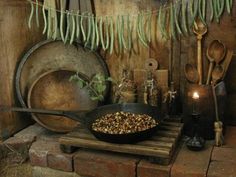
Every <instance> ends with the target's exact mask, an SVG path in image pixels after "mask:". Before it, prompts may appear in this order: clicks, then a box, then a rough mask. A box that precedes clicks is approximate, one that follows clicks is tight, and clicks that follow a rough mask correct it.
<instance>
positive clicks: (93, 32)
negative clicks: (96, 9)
mask: <svg viewBox="0 0 236 177" xmlns="http://www.w3.org/2000/svg"><path fill="white" fill-rule="evenodd" d="M95 18H96V17H94V16H93V15H92V17H91V34H92V36H91V50H93V49H94V43H95V38H96V36H95V35H96V31H95Z"/></svg>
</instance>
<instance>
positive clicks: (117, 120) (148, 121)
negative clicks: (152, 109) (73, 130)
mask: <svg viewBox="0 0 236 177" xmlns="http://www.w3.org/2000/svg"><path fill="white" fill-rule="evenodd" d="M157 124H158V122H157V121H156V120H155V119H154V118H152V117H151V116H149V115H147V114H133V113H130V112H122V111H121V112H116V113H111V114H106V115H105V116H102V117H100V118H98V119H96V121H95V122H94V123H93V124H92V129H93V130H94V131H97V132H102V133H107V134H127V133H136V132H140V131H144V130H147V129H150V128H153V127H155V126H156V125H157Z"/></svg>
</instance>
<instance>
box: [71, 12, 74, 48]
mask: <svg viewBox="0 0 236 177" xmlns="http://www.w3.org/2000/svg"><path fill="white" fill-rule="evenodd" d="M70 17H71V23H72V24H71V27H72V28H71V35H70V44H72V43H73V41H74V39H75V16H74V14H71V15H70Z"/></svg>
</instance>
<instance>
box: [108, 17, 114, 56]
mask: <svg viewBox="0 0 236 177" xmlns="http://www.w3.org/2000/svg"><path fill="white" fill-rule="evenodd" d="M110 38H111V39H110V46H109V53H110V54H112V52H113V48H114V27H113V19H112V17H110Z"/></svg>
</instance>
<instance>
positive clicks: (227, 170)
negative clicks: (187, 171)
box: [207, 161, 236, 177]
mask: <svg viewBox="0 0 236 177" xmlns="http://www.w3.org/2000/svg"><path fill="white" fill-rule="evenodd" d="M235 166H236V164H235V163H231V162H226V161H225V162H219V161H213V162H211V164H210V166H209V169H208V173H207V177H236V168H235Z"/></svg>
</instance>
